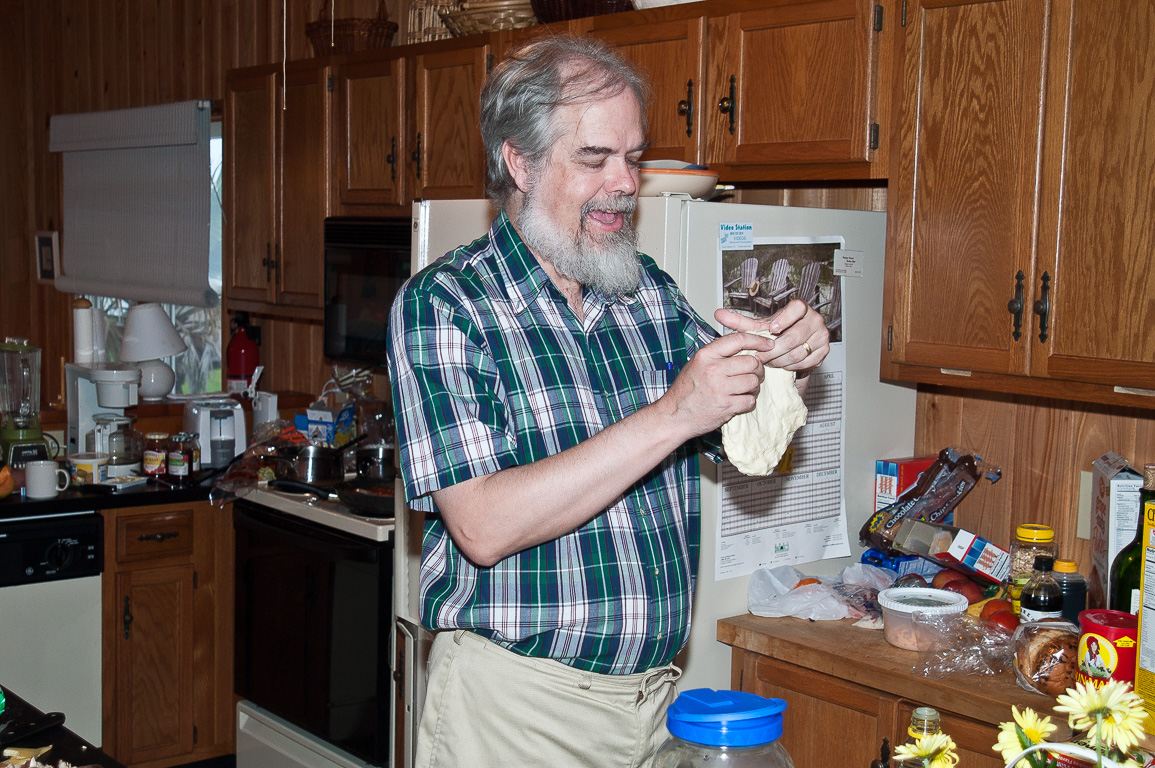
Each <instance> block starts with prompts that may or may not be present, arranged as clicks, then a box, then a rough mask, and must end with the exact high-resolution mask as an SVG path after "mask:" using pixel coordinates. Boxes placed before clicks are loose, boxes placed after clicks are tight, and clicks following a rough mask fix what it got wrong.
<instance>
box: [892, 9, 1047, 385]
mask: <svg viewBox="0 0 1155 768" xmlns="http://www.w3.org/2000/svg"><path fill="white" fill-rule="evenodd" d="M1047 5H1048V2H1047V0H989V1H987V2H976V1H975V0H959V2H944V1H943V0H921V1H920V2H917V3H912V4H911V5H910V6H909V7H908V12H907V26H906V29H905V34H904V36H903V37H904V42H903V54H902V55H903V71H902V78H903V82H902V103H901V106H900V116H899V131H900V133H899V136H898V137H897V139H898V146H897V150H898V151H897V152H896V153H895V157H896V162H895V163H893V167H892V173H891V177H890V184H891V187H890V189H891V193H890V195H891V196H890V202H889V206H890V214H889V219H888V223H887V231H888V238H889V247H888V256H889V258H888V262H889V264H888V267H889V268H891V269H892V270H893V274H892V275H891V278H892V284H893V291H894V312H893V318H892V320H893V351H892V353H891V358H892V360H894V361H895V362H905V363H914V364H919V365H928V366H935V367H941V368H946V369H964V370H969V371H985V372H991V373H1017V374H1023V373H1027V372H1028V371H1027V360H1028V354H1027V343H1028V342H1027V338H1028V335H1029V333H1030V326H1031V301H1032V300H1031V294H1032V292H1033V287H1034V286H1035V285H1036V283H1037V279H1038V276H1037V275H1035V273H1034V267H1033V263H1034V254H1035V249H1036V242H1035V222H1036V221H1037V210H1036V207H1035V200H1036V189H1037V181H1038V166H1039V149H1038V147H1039V136H1040V134H1041V130H1042V124H1041V107H1040V104H1041V101H1042V96H1043V90H1044V85H1043V78H1044V77H1045V68H1044V65H1045V62H1044V60H1043V56H1044V51H1045V49H1046V37H1045V35H1046V28H1047V25H1046V12H1047ZM1020 286H1021V288H1020ZM1016 298H1018V300H1019V302H1020V305H1019V308H1020V310H1021V311H1020V317H1021V328H1020V329H1019V330H1018V331H1017V332H1016V330H1015V324H1014V322H1015V321H1014V315H1013V314H1012V313H1011V312H1010V311H1009V310H1008V302H1011V301H1013V300H1015V299H1016Z"/></svg>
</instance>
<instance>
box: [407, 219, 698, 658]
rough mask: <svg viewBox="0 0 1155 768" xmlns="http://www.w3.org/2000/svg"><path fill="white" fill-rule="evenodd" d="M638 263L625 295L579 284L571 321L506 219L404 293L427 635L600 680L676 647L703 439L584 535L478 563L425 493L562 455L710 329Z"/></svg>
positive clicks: (662, 386) (686, 607) (412, 476)
mask: <svg viewBox="0 0 1155 768" xmlns="http://www.w3.org/2000/svg"><path fill="white" fill-rule="evenodd" d="M639 258H640V259H641V261H642V265H643V275H642V279H641V284H640V286H639V288H638V290H637V292H636V293H635V294H632V295H630V296H627V297H624V298H621V299H615V300H606V299H605V298H604V297H601V296H598V295H596V294H595V293H594V292H592V291H588V290H587V291H586V293H585V297H584V310H585V319H584V321H583V322H579V321H578V320H577V318H576V316H575V314H574V313H573V312H572V311H570V309H569V308H568V306H567V305H566V300H565V298H564V297H563V296H562V294H561V292H560V291H559V290H558V289H557V287H556V286H555V285H554V284H553V283H552V282H551V281H550V279H549V277H548V275H547V274H546V273H545V271H544V270H543V269H542V268H541V267H540V265H538V263H537V262H536V260H535V259H534V257H533V255H532V254H531V253H530V252H529V249H528V248H527V247H526V246H525V245H524V244H523V243H522V241H521V239H520V237H519V236H518V235H517V233H516V232H515V231H514V228H513V226H512V224H511V223H510V221H509V219H508V218H507V217H506V215H505V213H504V212H502V213H501V214H499V215H498V217H497V218H496V219H495V220H494V223H493V225H492V227H491V228H490V231H489V234H488V236H486V237H482V238H480V239H478V240H477V241H476V242H474V243H473V244H471V245H468V246H464V247H462V248H458V249H457V250H455V251H453V252H451V253H449V254H447V255H446V257H445V258H442V259H440V260H438V261H437V262H435V263H434V264H432V265H430V266H429V267H428V268H427V269H425V270H423V271H422V272H420V273H419V274H417V275H415V276H414V277H413V278H411V279H410V280H409V282H408V283H407V284H406V285H405V287H404V288H403V289H402V290H401V293H400V295H399V297H398V299H397V301H396V302H395V303H394V305H393V309H392V314H391V316H390V321H389V325H390V340H389V363H390V372H391V377H392V384H393V402H394V404H395V411H396V414H397V430H398V440H399V445H400V448H401V454H400V456H401V474H402V478H403V479H404V482H405V494H406V497H407V499H408V500H409V503H410V504H411V506H412V507H413V508H415V509H419V510H422V511H424V512H426V513H427V514H426V522H425V531H424V534H425V535H424V545H423V552H422V557H421V614H422V621H423V623H424V624H425V625H426V626H427V627H429V628H431V629H469V630H472V631H475V632H477V633H479V634H481V635H483V636H485V637H488V638H490V639H491V640H493V641H494V642H497V643H498V644H500V645H502V646H504V647H506V648H509V649H510V650H512V651H514V652H516V653H520V654H522V655H526V656H544V657H548V658H552V659H555V660H557V661H560V662H562V663H564V664H568V665H570V666H573V667H576V668H579V669H583V670H588V671H593V672H599V673H608V674H628V673H633V672H639V671H643V670H647V669H651V668H653V667H655V666H659V665H662V664H667V663H669V662H670V661H672V660H673V658H674V655H675V654H676V653H677V652H678V651H679V650H680V649H681V647H682V646H683V645H684V644H685V641H686V638H687V637H688V635H689V626H690V603H691V598H692V590H693V580H694V577H695V574H696V572H697V565H698V537H699V526H700V521H699V477H698V468H697V457H696V453H697V450H698V449H699V448H700V447H706V448H714V449H716V442H715V444H714V445H711V446H705V445H704V442H705V441H701V440H696V441H692V442H691V443H687V444H685V445H683V446H681V447H680V448H679V449H678V450H676V451H675V452H674V453H672V454H671V455H670V456H669V457H668V458H667V459H666V460H665V461H664V462H662V464H661V465H659V466H658V467H656V468H655V469H654V470H653V471H652V472H650V473H649V474H647V475H646V477H644V478H643V479H642V480H640V481H639V482H638V483H636V484H635V485H634V486H633V487H631V488H630V489H629V490H627V491H626V492H625V493H624V494H623V496H622V497H621V498H619V499H618V501H616V502H615V503H614V504H613V505H612V506H611V507H609V508H608V509H606V510H605V511H604V512H602V513H601V514H599V515H597V516H596V517H594V518H593V519H592V520H590V521H589V522H588V523H586V524H585V525H583V526H582V527H581V528H579V529H577V530H575V531H573V532H571V533H568V534H566V535H564V536H562V537H560V538H558V539H555V540H553V541H549V542H546V543H544V544H541V545H539V546H536V547H532V548H530V549H527V550H525V551H522V552H519V553H517V554H515V555H511V556H510V557H507V558H506V559H504V560H502V561H501V562H499V563H497V564H496V565H494V566H493V567H490V568H482V567H478V566H476V565H474V564H473V563H471V562H469V560H467V559H466V558H465V556H464V555H462V553H461V551H460V550H459V549H458V548H457V546H456V545H455V544H454V542H453V540H452V539H451V538H450V536H449V534H448V533H447V531H446V529H445V526H444V524H443V523H442V521H441V519H440V517H439V515H438V514H437V508H436V505H435V504H434V503H433V500H432V498H431V497H430V495H429V494H430V492H431V491H435V490H438V489H440V488H445V487H448V486H450V485H453V484H455V483H459V482H461V481H463V480H468V479H470V478H473V477H478V476H481V475H485V474H489V473H492V472H497V471H498V470H501V469H505V468H506V467H513V466H520V465H524V464H529V463H531V462H534V461H537V460H539V459H543V458H545V457H547V456H551V455H553V454H556V453H559V452H560V451H564V450H565V449H567V448H571V447H573V446H575V445H577V444H578V443H580V442H582V441H583V440H586V439H588V438H590V437H592V436H593V435H595V434H596V433H598V432H599V431H601V430H602V429H604V428H605V427H607V426H608V425H610V424H613V423H614V422H617V421H619V420H621V419H622V418H624V417H625V416H628V415H629V414H631V413H633V412H634V411H636V410H638V409H640V408H642V407H643V406H645V405H647V404H649V403H652V402H654V401H656V400H657V399H658V398H659V397H661V396H662V394H663V393H664V392H665V391H666V390H667V389H668V388H669V385H670V384H671V383H672V382H673V379H674V377H675V376H676V375H677V372H678V371H679V370H681V368H682V366H683V365H685V364H686V362H687V360H688V359H689V358H690V356H691V355H692V354H693V353H694V352H695V351H696V350H697V349H698V348H699V347H701V346H702V345H703V344H705V343H707V342H708V341H709V340H710V339H712V338H713V337H714V336H715V333H714V331H713V329H711V328H710V327H709V326H708V325H707V324H706V323H705V322H703V321H702V320H701V318H699V317H698V316H697V315H696V314H695V313H694V311H693V310H692V309H691V308H690V305H689V303H688V302H687V301H686V299H685V297H684V296H683V295H682V294H681V292H680V291H679V290H678V289H677V287H676V286H675V285H674V282H673V280H672V279H671V278H670V277H669V275H667V274H666V273H664V272H662V271H661V270H660V269H658V267H657V265H656V264H655V263H654V262H653V260H652V259H650V258H649V257H648V256H644V255H641V254H639ZM713 437H714V438H715V441H716V437H717V436H716V435H714V436H713ZM700 443H702V445H699V444H700Z"/></svg>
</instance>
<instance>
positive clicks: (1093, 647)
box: [1075, 609, 1139, 688]
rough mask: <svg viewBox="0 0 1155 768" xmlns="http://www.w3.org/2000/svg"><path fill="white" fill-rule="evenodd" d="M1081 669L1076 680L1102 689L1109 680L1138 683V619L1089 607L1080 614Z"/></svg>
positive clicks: (1126, 614)
mask: <svg viewBox="0 0 1155 768" xmlns="http://www.w3.org/2000/svg"><path fill="white" fill-rule="evenodd" d="M1079 626H1080V627H1081V628H1082V634H1080V635H1079V672H1078V674H1076V675H1075V680H1076V681H1077V682H1080V683H1084V684H1086V685H1093V686H1094V687H1096V688H1100V687H1102V686H1103V685H1106V684H1107V681H1108V680H1121V681H1123V682H1125V683H1131V684H1132V685H1134V684H1135V656H1136V646H1137V645H1138V641H1139V618H1138V617H1137V616H1134V615H1132V614H1130V613H1124V612H1123V611H1108V610H1095V609H1092V610H1087V611H1083V612H1082V613H1080V614H1079Z"/></svg>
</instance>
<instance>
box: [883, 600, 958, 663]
mask: <svg viewBox="0 0 1155 768" xmlns="http://www.w3.org/2000/svg"><path fill="white" fill-rule="evenodd" d="M878 604H879V605H880V606H882V631H883V633H884V634H885V635H886V642H888V643H890V644H891V645H893V646H897V647H898V648H905V649H907V650H908V651H917V650H918V636H917V634H916V633H915V627H914V614H915V613H916V612H917V613H923V614H929V615H944V614H950V613H962V612H963V611H965V610H966V609H967V606H968V605H969V604H970V603H969V602H968V601H967V599H966V598H965V597H964V596H962V595H960V594H959V593H957V592H950V591H948V590H945V589H931V588H929V587H891V588H889V589H884V590H882V591H881V592H879V593H878Z"/></svg>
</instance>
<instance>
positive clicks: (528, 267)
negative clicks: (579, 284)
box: [489, 210, 637, 315]
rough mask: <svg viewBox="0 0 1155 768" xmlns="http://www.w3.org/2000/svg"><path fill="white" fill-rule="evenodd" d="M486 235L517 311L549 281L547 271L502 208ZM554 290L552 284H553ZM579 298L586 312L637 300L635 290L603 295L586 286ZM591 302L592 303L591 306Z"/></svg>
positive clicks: (549, 283)
mask: <svg viewBox="0 0 1155 768" xmlns="http://www.w3.org/2000/svg"><path fill="white" fill-rule="evenodd" d="M489 237H490V239H491V240H492V242H493V244H494V247H495V250H496V252H497V254H498V255H499V258H498V259H497V271H498V273H499V274H500V275H501V278H502V282H503V283H504V284H505V292H506V297H507V298H508V299H509V301H510V303H511V304H512V306H513V311H514V312H518V313H520V312H521V311H522V310H524V309H525V308H526V307H528V306H529V305H530V304H532V303H533V302H534V300H535V299H536V298H537V296H538V294H539V293H541V292H542V291H543V290H546V289H547V286H551V285H552V281H551V280H550V278H549V274H548V273H546V271H545V270H544V269H543V268H542V266H541V264H539V263H538V260H537V258H536V257H535V256H534V255H533V252H532V251H530V249H529V246H528V245H526V244H525V241H523V240H522V239H521V235H519V234H518V233H517V230H516V229H514V226H513V222H512V221H510V220H509V216H508V215H507V214H506V212H505V211H504V210H502V211H500V212H499V213H498V214H497V218H495V219H494V220H493V224H492V225H490V228H489ZM555 290H556V288H555ZM582 301H583V302H585V304H586V310H587V312H586V314H587V315H588V314H589V310H590V309H592V308H593V307H596V306H599V305H609V304H612V303H613V302H615V301H621V302H622V303H623V304H627V305H628V304H633V303H634V302H635V301H637V296H636V295H635V294H627V295H625V296H615V297H612V298H609V299H607V298H606V297H605V296H603V295H602V294H600V293H597V292H596V291H592V290H589V289H586V290H584V291H583V298H582ZM591 304H592V305H593V306H592V307H591Z"/></svg>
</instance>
